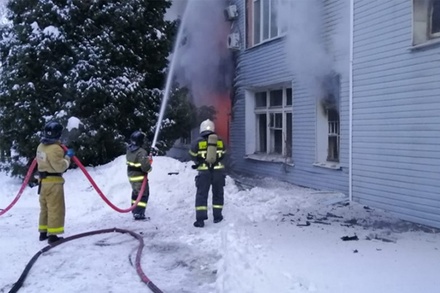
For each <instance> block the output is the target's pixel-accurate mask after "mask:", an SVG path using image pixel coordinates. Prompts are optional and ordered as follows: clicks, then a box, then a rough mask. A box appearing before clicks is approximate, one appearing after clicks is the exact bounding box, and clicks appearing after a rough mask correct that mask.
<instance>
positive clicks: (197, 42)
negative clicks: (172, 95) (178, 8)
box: [175, 0, 233, 105]
mask: <svg viewBox="0 0 440 293" xmlns="http://www.w3.org/2000/svg"><path fill="white" fill-rule="evenodd" d="M175 1H178V0H175ZM225 7H226V1H225V0H204V1H201V0H189V1H188V3H187V5H186V9H185V16H184V17H183V18H182V19H183V22H182V23H181V25H182V26H183V33H184V41H183V45H182V46H181V47H180V48H179V49H178V51H177V54H176V56H175V57H176V69H175V76H176V78H177V81H178V82H179V84H181V85H184V86H187V87H188V88H189V89H190V91H191V93H192V95H193V98H194V99H195V100H194V102H195V103H196V105H208V104H209V102H210V101H207V100H204V99H206V98H207V97H209V96H210V94H213V93H219V92H224V87H225V86H226V87H229V86H230V79H231V78H230V77H231V74H232V71H233V68H232V61H231V60H232V59H231V52H230V51H229V50H228V48H227V46H226V44H227V35H228V34H229V31H230V23H229V22H228V21H227V20H226V19H225V16H224V9H225Z"/></svg>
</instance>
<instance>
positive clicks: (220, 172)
mask: <svg viewBox="0 0 440 293" xmlns="http://www.w3.org/2000/svg"><path fill="white" fill-rule="evenodd" d="M225 153H226V148H225V145H224V143H223V140H222V139H221V138H219V137H218V136H217V134H216V133H215V125H214V123H213V122H212V121H211V120H209V119H207V120H205V121H203V122H202V123H201V124H200V137H199V138H198V139H197V140H196V141H195V143H194V144H193V145H192V146H191V149H190V151H189V154H190V156H191V158H192V160H193V161H194V162H195V165H194V166H193V168H194V169H197V171H198V174H197V176H196V177H195V183H196V187H197V193H196V202H195V207H196V221H195V222H194V227H198V228H202V227H204V226H205V222H204V221H205V220H207V219H208V194H209V189H210V188H211V186H212V212H213V216H214V223H219V222H221V221H222V220H223V215H222V210H223V202H224V192H223V188H224V186H225V177H226V174H225V166H224V164H223V163H222V160H223V159H224V156H225Z"/></svg>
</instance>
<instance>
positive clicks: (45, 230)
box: [38, 225, 47, 232]
mask: <svg viewBox="0 0 440 293" xmlns="http://www.w3.org/2000/svg"><path fill="white" fill-rule="evenodd" d="M38 231H40V232H47V225H40V226H38Z"/></svg>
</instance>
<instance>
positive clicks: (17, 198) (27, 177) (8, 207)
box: [0, 160, 37, 216]
mask: <svg viewBox="0 0 440 293" xmlns="http://www.w3.org/2000/svg"><path fill="white" fill-rule="evenodd" d="M36 165H37V160H33V161H32V164H31V166H30V167H29V170H28V171H27V174H26V177H25V178H24V181H23V184H22V185H21V188H20V190H19V191H18V193H17V195H16V196H15V198H14V200H13V201H12V202H11V203H10V204H9V205H8V206H7V207H6V208H5V209H3V210H0V216H1V215H4V214H6V212H7V211H9V210H10V209H11V208H12V207H13V206H14V205H15V204H16V203H17V201H18V200H19V199H20V197H21V195H22V194H23V191H24V189H25V188H26V185H27V183H28V181H29V178H30V177H31V176H32V171H33V170H34V168H35V166H36Z"/></svg>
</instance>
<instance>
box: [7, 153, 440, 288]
mask: <svg viewBox="0 0 440 293" xmlns="http://www.w3.org/2000/svg"><path fill="white" fill-rule="evenodd" d="M87 170H88V172H89V173H90V175H91V176H92V177H93V179H94V180H95V182H96V184H97V185H98V186H99V187H100V189H101V190H102V192H103V193H104V194H105V195H106V196H107V197H108V198H109V200H110V201H111V202H112V203H114V204H115V205H117V206H118V207H120V208H128V207H129V202H130V199H129V197H130V192H131V191H130V186H129V184H128V181H127V178H126V175H125V158H124V156H121V157H118V158H117V159H115V160H114V161H113V162H111V163H109V164H107V165H104V166H99V167H96V168H87ZM169 172H178V174H177V175H175V174H174V175H169V174H168V173H169ZM195 175H196V171H194V170H193V169H191V163H189V162H188V163H182V162H179V161H177V160H174V159H172V158H169V157H160V156H159V157H154V162H153V171H152V172H151V173H150V175H149V178H150V190H151V196H150V201H149V204H148V207H147V214H148V216H150V217H151V220H150V221H146V222H135V221H133V220H132V217H131V214H126V213H119V212H116V211H114V210H113V209H111V208H110V207H109V206H108V205H107V204H106V203H105V202H104V201H103V200H102V199H101V198H100V197H99V196H98V194H97V193H96V192H95V190H94V189H93V188H92V186H91V184H90V183H89V182H88V181H87V179H86V177H85V176H84V174H82V172H81V170H80V169H72V170H69V171H67V172H66V174H65V175H64V177H65V179H66V184H65V193H66V207H67V215H66V227H65V228H66V234H65V236H72V235H75V234H79V233H83V232H87V231H94V230H100V229H108V228H114V227H116V228H120V229H127V230H131V231H134V232H136V233H138V234H140V235H142V237H143V239H144V242H145V247H144V250H143V254H142V259H141V264H142V269H143V271H144V272H145V274H146V275H147V276H148V277H149V278H150V279H151V280H152V282H153V283H154V284H155V285H156V286H157V287H159V288H160V289H161V290H162V291H163V292H179V293H181V292H191V293H198V292H200V293H201V292H204V293H205V292H225V293H235V292H236V293H247V292H252V293H260V292H261V293H268V292H277V293H278V292H281V293H284V292H295V293H305V292H320V293H325V292H328V293H344V292H350V293H352V292H356V293H372V292H374V293H376V292H387V293H413V292H438V288H440V278H439V273H438V272H439V269H440V251H439V246H440V241H439V239H440V238H439V236H440V234H439V233H438V231H437V230H434V229H431V228H428V227H423V226H419V225H415V224H411V223H408V222H403V221H399V220H397V219H395V218H393V217H392V216H390V215H389V214H387V213H385V212H383V211H380V210H376V209H372V208H369V207H367V206H363V205H361V204H357V203H350V204H348V202H347V201H346V199H345V197H344V196H343V195H341V194H337V193H333V192H330V191H318V190H312V189H306V188H301V187H297V186H293V185H290V184H287V183H282V182H278V181H276V180H274V179H269V178H267V179H259V180H252V179H250V178H239V180H237V181H234V180H233V179H232V178H231V177H227V183H226V186H225V208H224V216H225V220H224V221H223V222H221V223H218V224H213V223H212V218H210V219H209V220H208V221H206V226H205V228H203V229H199V228H194V227H193V226H192V223H193V221H194V217H195V212H194V194H195V186H194V176H195ZM0 180H1V182H2V184H1V185H0V186H1V187H0V188H1V197H0V207H1V208H5V207H6V206H8V205H9V203H11V202H12V200H13V199H14V197H15V195H16V194H17V192H18V190H19V188H20V186H21V182H20V181H19V180H18V179H14V178H10V177H7V176H6V175H5V174H3V173H0ZM36 193H37V190H36V188H29V187H28V188H26V189H25V192H24V193H23V195H22V197H21V198H20V200H19V201H18V202H17V204H16V205H15V206H14V207H13V208H12V209H11V210H10V211H8V212H7V213H6V214H4V215H3V216H0V223H1V225H0V235H1V241H0V251H1V253H2V258H1V261H0V272H2V273H1V274H0V292H7V291H8V290H10V288H11V287H12V284H13V283H14V282H15V281H17V279H18V278H19V276H20V275H21V273H22V271H23V270H24V268H25V267H26V264H27V263H28V262H29V261H30V259H31V258H32V257H33V255H34V254H36V253H37V252H38V251H39V250H41V249H42V248H43V247H45V246H46V245H47V243H44V242H39V241H38V231H37V224H38V213H39V204H38V195H37V194H36ZM210 216H211V214H210ZM307 224H309V225H308V226H307ZM355 235H356V236H357V237H358V239H359V240H357V241H355V240H354V241H343V240H342V239H341V237H344V236H348V237H353V236H355ZM137 246H138V241H137V240H136V239H135V238H133V237H131V236H130V235H126V234H119V233H108V234H99V235H92V236H89V237H84V238H80V239H77V240H73V241H70V242H67V243H64V244H61V245H59V246H57V247H54V248H52V249H51V250H49V251H47V252H44V253H43V254H42V255H41V256H40V257H39V258H38V260H37V261H36V263H35V264H34V266H33V267H32V269H31V270H30V272H29V274H28V276H27V278H26V279H25V281H24V285H23V287H22V288H21V289H20V292H23V293H25V292H28V293H29V292H127V291H129V292H130V293H136V292H149V291H150V289H149V288H148V287H147V285H146V284H144V283H142V282H141V280H140V277H139V276H138V275H137V273H136V270H135V267H134V265H133V263H134V258H135V255H136V250H137Z"/></svg>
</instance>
